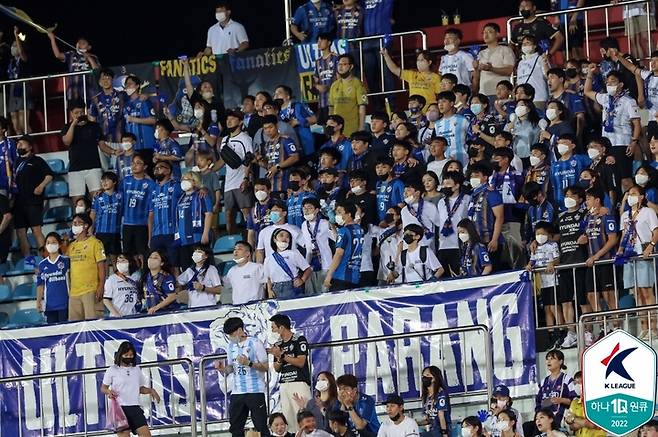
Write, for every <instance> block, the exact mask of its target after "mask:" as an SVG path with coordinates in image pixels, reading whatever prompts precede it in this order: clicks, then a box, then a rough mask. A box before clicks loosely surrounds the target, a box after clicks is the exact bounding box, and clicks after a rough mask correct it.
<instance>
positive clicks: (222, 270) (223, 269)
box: [217, 261, 235, 276]
mask: <svg viewBox="0 0 658 437" xmlns="http://www.w3.org/2000/svg"><path fill="white" fill-rule="evenodd" d="M234 265H235V261H224V262H223V263H221V264H220V265H219V268H218V269H217V270H219V275H220V276H226V274H227V273H228V271H229V270H231V267H233V266H234Z"/></svg>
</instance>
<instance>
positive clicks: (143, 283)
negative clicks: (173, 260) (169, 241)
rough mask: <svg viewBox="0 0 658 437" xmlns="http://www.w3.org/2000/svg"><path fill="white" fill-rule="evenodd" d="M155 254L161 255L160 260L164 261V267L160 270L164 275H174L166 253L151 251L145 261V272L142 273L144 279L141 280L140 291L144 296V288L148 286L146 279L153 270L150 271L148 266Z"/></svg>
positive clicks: (158, 250)
mask: <svg viewBox="0 0 658 437" xmlns="http://www.w3.org/2000/svg"><path fill="white" fill-rule="evenodd" d="M154 253H157V254H158V255H160V259H161V260H162V266H161V267H160V270H162V271H163V272H164V273H168V274H170V275H171V274H172V273H171V266H170V265H169V260H168V259H167V255H166V254H165V251H164V250H160V249H157V250H152V251H150V252H149V253H148V256H147V257H146V258H145V259H144V267H143V269H144V270H143V272H142V278H141V280H140V284H139V290H140V293H142V295H143V293H144V291H143V290H144V287H145V286H146V278H147V276H148V275H149V273H150V272H151V270H150V269H149V266H148V259H149V258H150V257H151V255H153V254H154ZM142 297H143V296H142Z"/></svg>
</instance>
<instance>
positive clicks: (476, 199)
mask: <svg viewBox="0 0 658 437" xmlns="http://www.w3.org/2000/svg"><path fill="white" fill-rule="evenodd" d="M502 204H503V198H502V197H501V195H500V193H499V192H498V191H491V190H489V186H488V185H482V186H480V187H478V188H476V189H475V190H473V193H472V194H471V202H470V203H469V205H468V218H469V219H471V221H472V222H473V224H474V225H475V229H476V230H477V231H478V234H479V235H480V238H481V239H482V242H483V243H485V244H489V242H490V241H491V237H492V236H493V232H494V225H495V223H496V218H495V216H494V213H493V209H494V208H495V207H496V206H498V205H502ZM499 240H502V233H501V235H500V238H499Z"/></svg>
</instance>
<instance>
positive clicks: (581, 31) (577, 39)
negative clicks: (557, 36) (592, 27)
mask: <svg viewBox="0 0 658 437" xmlns="http://www.w3.org/2000/svg"><path fill="white" fill-rule="evenodd" d="M563 31H564V29H563ZM565 35H567V38H569V50H571V49H572V48H574V47H580V48H582V47H583V42H584V41H585V22H584V21H583V20H576V31H575V32H574V33H571V32H569V27H568V24H567V29H566V33H565ZM564 47H565V49H566V43H565V45H564Z"/></svg>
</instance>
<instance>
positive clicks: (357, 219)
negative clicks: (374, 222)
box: [354, 212, 361, 223]
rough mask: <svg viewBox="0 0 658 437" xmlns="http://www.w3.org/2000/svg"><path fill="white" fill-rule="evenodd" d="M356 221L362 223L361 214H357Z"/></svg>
mask: <svg viewBox="0 0 658 437" xmlns="http://www.w3.org/2000/svg"><path fill="white" fill-rule="evenodd" d="M354 221H355V222H357V223H359V222H360V221H361V214H359V213H358V212H357V213H356V215H355V216H354Z"/></svg>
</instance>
